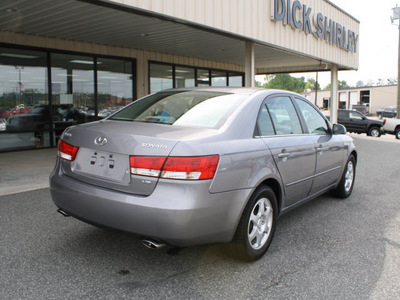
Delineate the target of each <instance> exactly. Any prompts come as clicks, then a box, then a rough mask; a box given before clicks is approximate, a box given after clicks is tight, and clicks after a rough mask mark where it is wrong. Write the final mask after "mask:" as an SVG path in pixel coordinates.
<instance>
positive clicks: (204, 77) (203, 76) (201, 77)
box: [197, 69, 210, 86]
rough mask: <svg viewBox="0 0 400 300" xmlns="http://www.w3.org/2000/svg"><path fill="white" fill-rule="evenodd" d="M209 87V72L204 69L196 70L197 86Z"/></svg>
mask: <svg viewBox="0 0 400 300" xmlns="http://www.w3.org/2000/svg"><path fill="white" fill-rule="evenodd" d="M209 85H210V71H209V70H204V69H198V70H197V86H209Z"/></svg>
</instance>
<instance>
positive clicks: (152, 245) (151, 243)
mask: <svg viewBox="0 0 400 300" xmlns="http://www.w3.org/2000/svg"><path fill="white" fill-rule="evenodd" d="M142 244H143V245H144V246H145V247H147V248H149V249H160V248H164V247H165V246H166V245H167V244H165V243H162V242H159V241H156V240H151V239H144V240H142Z"/></svg>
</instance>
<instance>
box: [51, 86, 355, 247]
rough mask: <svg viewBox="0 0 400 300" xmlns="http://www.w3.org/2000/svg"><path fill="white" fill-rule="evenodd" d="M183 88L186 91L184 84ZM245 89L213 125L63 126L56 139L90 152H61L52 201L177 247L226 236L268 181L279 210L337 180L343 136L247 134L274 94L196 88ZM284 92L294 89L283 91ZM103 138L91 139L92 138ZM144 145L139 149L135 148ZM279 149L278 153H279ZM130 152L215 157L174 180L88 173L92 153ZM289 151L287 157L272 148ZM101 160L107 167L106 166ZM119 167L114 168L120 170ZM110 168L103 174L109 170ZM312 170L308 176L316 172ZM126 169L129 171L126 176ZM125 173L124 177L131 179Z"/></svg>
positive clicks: (345, 143) (348, 148) (345, 147)
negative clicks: (205, 174) (213, 165)
mask: <svg viewBox="0 0 400 300" xmlns="http://www.w3.org/2000/svg"><path fill="white" fill-rule="evenodd" d="M182 90H190V89H182ZM193 90H200V91H201V90H212V91H215V90H218V91H226V92H234V93H244V94H248V95H249V96H248V98H247V99H246V100H245V101H243V103H242V104H241V105H240V106H239V107H238V108H237V109H236V110H235V111H234V112H233V113H232V115H231V116H230V117H229V118H228V120H226V122H225V123H224V124H223V125H222V126H221V127H220V128H218V129H207V128H194V127H188V126H187V127H180V126H171V125H161V124H152V123H132V122H122V121H111V120H108V119H105V120H102V121H99V122H94V123H89V124H83V125H79V126H76V127H73V128H70V129H68V130H67V131H66V132H65V133H64V134H63V135H62V138H63V139H65V141H66V142H68V143H71V144H73V145H77V146H79V147H81V148H86V149H90V150H88V152H86V151H82V154H81V153H80V152H78V156H77V159H76V161H75V162H72V163H71V162H67V161H65V160H62V159H60V158H58V159H57V163H56V166H55V169H54V171H53V173H52V174H51V176H50V189H51V194H52V198H53V201H54V203H55V204H56V205H57V206H58V207H60V208H62V209H63V210H65V211H66V212H68V213H70V214H71V215H73V216H75V217H77V218H79V219H82V220H84V221H86V222H89V223H93V224H97V225H102V226H108V227H112V228H116V229H119V230H124V231H128V232H132V233H135V234H138V235H141V236H146V237H152V238H156V239H160V240H163V241H165V242H167V243H170V244H172V245H175V246H189V245H195V244H201V243H212V242H228V241H230V240H231V239H232V237H233V235H234V233H235V230H236V226H237V224H238V222H239V220H240V216H241V214H242V212H243V210H244V208H245V206H246V203H247V201H248V199H249V198H250V196H251V194H252V192H253V191H254V190H255V189H256V188H257V186H259V185H260V184H262V183H263V182H265V181H266V180H272V181H273V182H274V183H276V186H278V187H279V190H280V191H281V192H280V193H279V195H277V196H278V197H279V203H280V210H281V213H283V212H284V211H287V210H289V209H290V208H293V207H295V206H297V205H299V204H300V203H302V202H304V201H307V200H310V199H313V198H314V197H316V196H317V195H319V194H321V193H323V192H325V191H326V190H328V189H331V188H333V187H335V186H336V185H337V183H338V182H339V180H340V177H341V174H342V172H343V169H344V166H345V163H346V161H347V158H348V156H349V154H350V153H351V152H352V151H353V150H354V144H353V143H352V140H351V138H349V137H347V136H343V135H340V136H339V135H332V134H322V135H321V134H319V135H318V134H300V135H291V136H273V137H257V136H254V130H255V124H256V120H257V116H258V113H259V109H260V106H261V104H262V102H263V101H264V100H265V99H266V98H267V97H268V96H271V95H274V94H282V93H283V92H282V91H274V90H261V89H233V88H222V89H221V88H217V89H216V88H203V89H193ZM284 94H286V95H292V96H293V95H296V94H294V93H290V92H284ZM99 136H101V137H106V138H107V140H108V143H107V144H106V145H103V146H100V145H96V144H95V143H94V140H95V139H96V138H97V137H99ZM143 145H145V146H143ZM284 150H285V151H284ZM96 151H97V152H101V153H102V154H100V156H101V155H103V154H104V155H103V156H105V157H106V156H107V155H109V154H113V155H114V157H116V156H120V157H119V158H118V159H120V163H122V164H124V161H125V164H126V159H127V157H128V156H129V155H160V156H168V155H169V156H198V155H213V154H218V155H220V161H219V165H218V168H217V171H216V174H215V177H214V179H213V180H203V181H193V182H191V181H179V180H168V179H158V178H152V177H144V176H137V175H127V176H128V177H126V176H125V175H122V174H123V172H122V171H123V170H125V171H129V165H127V166H122V167H121V168H122V169H119V170H118V174H120V175H121V176H120V177H119V178H114V177H113V175H112V174H111V175H110V174H108V175H107V174H106V172H105V171H102V172H100V173H101V174H100V175H99V174H96V171H94V172H88V169H87V168H88V166H87V165H86V166H84V164H85V163H86V164H87V163H88V158H89V156H90V154H91V152H93V153H95V152H96ZM282 152H288V153H290V157H288V159H282V158H281V157H279V154H281V153H282ZM105 165H106V166H107V164H105ZM121 170H122V171H121ZM107 171H108V170H107ZM315 171H316V172H315ZM127 174H128V173H127ZM129 177H130V180H129Z"/></svg>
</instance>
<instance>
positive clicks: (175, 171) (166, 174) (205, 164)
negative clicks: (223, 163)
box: [161, 155, 219, 180]
mask: <svg viewBox="0 0 400 300" xmlns="http://www.w3.org/2000/svg"><path fill="white" fill-rule="evenodd" d="M218 161H219V156H218V155H213V156H201V157H170V158H168V159H167V162H166V163H165V166H164V168H163V171H162V173H161V177H162V178H170V179H186V180H197V179H199V180H202V179H212V178H213V177H214V174H215V170H216V169H217V165H218Z"/></svg>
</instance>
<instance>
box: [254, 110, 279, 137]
mask: <svg viewBox="0 0 400 300" xmlns="http://www.w3.org/2000/svg"><path fill="white" fill-rule="evenodd" d="M257 125H258V130H259V132H260V135H261V136H268V135H274V134H275V131H274V127H273V125H272V122H271V118H270V116H269V113H268V110H267V108H266V107H265V105H263V106H262V108H261V112H260V114H259V116H258V120H257Z"/></svg>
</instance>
